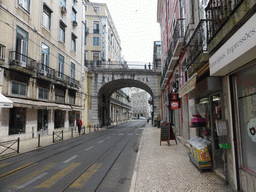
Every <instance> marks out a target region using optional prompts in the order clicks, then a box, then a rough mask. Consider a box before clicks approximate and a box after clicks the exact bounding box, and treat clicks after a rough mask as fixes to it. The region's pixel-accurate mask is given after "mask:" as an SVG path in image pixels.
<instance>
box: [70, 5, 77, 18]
mask: <svg viewBox="0 0 256 192" xmlns="http://www.w3.org/2000/svg"><path fill="white" fill-rule="evenodd" d="M76 14H77V11H76V9H75V8H74V7H72V14H71V20H72V21H76Z"/></svg>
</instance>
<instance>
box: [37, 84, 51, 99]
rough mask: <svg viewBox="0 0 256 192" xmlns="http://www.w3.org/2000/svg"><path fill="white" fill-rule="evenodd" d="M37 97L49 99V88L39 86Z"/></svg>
mask: <svg viewBox="0 0 256 192" xmlns="http://www.w3.org/2000/svg"><path fill="white" fill-rule="evenodd" d="M38 98H39V99H47V100H48V99H49V90H48V89H44V88H41V87H39V88H38Z"/></svg>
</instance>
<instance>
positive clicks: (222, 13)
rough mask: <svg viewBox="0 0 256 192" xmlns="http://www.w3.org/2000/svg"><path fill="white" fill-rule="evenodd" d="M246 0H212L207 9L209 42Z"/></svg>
mask: <svg viewBox="0 0 256 192" xmlns="http://www.w3.org/2000/svg"><path fill="white" fill-rule="evenodd" d="M243 1H244V0H210V1H209V3H208V5H207V7H206V9H205V11H206V19H207V41H208V43H209V42H210V41H211V40H212V39H213V37H214V36H215V35H216V34H217V33H218V31H219V30H220V29H221V28H222V27H223V25H224V24H225V23H226V21H227V20H228V19H229V18H230V16H231V15H233V13H234V11H235V10H236V9H237V8H238V7H239V6H240V5H241V3H242V2H243Z"/></svg>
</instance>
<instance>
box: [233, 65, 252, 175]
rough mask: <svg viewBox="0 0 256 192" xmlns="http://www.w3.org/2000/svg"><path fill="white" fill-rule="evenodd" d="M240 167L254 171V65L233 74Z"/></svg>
mask: <svg viewBox="0 0 256 192" xmlns="http://www.w3.org/2000/svg"><path fill="white" fill-rule="evenodd" d="M235 79H236V87H237V99H238V115H239V124H240V125H239V127H240V133H241V135H240V138H241V146H240V147H241V152H242V154H241V155H242V167H243V168H244V169H246V170H249V171H251V172H253V173H256V163H255V162H256V150H255V148H256V131H255V130H256V67H255V66H254V67H252V68H250V69H248V70H246V71H243V72H240V73H239V74H237V75H236V76H235Z"/></svg>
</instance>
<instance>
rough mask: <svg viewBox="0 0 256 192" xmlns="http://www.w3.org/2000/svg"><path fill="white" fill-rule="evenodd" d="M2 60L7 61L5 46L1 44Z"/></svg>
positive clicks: (0, 53)
mask: <svg viewBox="0 0 256 192" xmlns="http://www.w3.org/2000/svg"><path fill="white" fill-rule="evenodd" d="M0 60H3V61H4V60H5V46H4V45H2V44H0Z"/></svg>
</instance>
